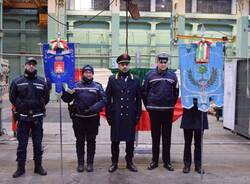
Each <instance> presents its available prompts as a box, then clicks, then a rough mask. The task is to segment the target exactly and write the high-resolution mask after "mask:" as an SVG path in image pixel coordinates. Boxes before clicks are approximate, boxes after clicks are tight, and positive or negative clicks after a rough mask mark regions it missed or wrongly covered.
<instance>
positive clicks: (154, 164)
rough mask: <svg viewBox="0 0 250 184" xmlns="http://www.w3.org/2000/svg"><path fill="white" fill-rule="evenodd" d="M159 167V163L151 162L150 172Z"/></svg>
mask: <svg viewBox="0 0 250 184" xmlns="http://www.w3.org/2000/svg"><path fill="white" fill-rule="evenodd" d="M157 167H158V163H157V162H151V163H150V164H149V166H148V170H153V169H155V168H157Z"/></svg>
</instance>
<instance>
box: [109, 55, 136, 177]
mask: <svg viewBox="0 0 250 184" xmlns="http://www.w3.org/2000/svg"><path fill="white" fill-rule="evenodd" d="M116 62H117V63H118V68H119V72H118V73H117V74H116V75H112V76H110V77H109V81H108V85H107V88H106V94H107V105H106V116H107V121H108V123H109V125H110V126H111V141H112V143H111V153H112V158H111V160H112V165H111V166H110V168H109V172H114V171H115V170H116V169H117V168H118V166H117V164H118V159H119V144H120V141H126V157H125V159H126V162H127V168H128V169H129V170H130V171H133V172H137V168H136V167H135V165H134V164H133V162H132V159H133V156H134V140H135V127H136V124H137V122H138V121H139V119H140V115H141V92H140V81H139V79H138V78H137V77H136V76H134V75H132V74H131V73H130V71H129V63H130V56H129V55H128V54H122V55H120V56H119V57H118V58H117V60H116Z"/></svg>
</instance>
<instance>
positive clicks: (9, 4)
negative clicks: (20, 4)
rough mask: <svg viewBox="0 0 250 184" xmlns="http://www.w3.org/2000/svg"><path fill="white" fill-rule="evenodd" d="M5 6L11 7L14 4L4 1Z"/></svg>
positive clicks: (7, 0) (8, 0)
mask: <svg viewBox="0 0 250 184" xmlns="http://www.w3.org/2000/svg"><path fill="white" fill-rule="evenodd" d="M3 5H4V6H8V7H10V6H11V5H12V3H11V2H10V0H4V1H3Z"/></svg>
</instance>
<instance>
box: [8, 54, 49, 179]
mask: <svg viewBox="0 0 250 184" xmlns="http://www.w3.org/2000/svg"><path fill="white" fill-rule="evenodd" d="M36 65H37V61H36V59H35V58H33V57H30V58H28V59H27V61H26V63H25V71H24V75H22V76H19V77H17V78H15V79H14V80H13V81H12V83H11V86H10V93H9V99H10V102H11V103H12V104H13V105H14V106H15V107H16V110H15V112H14V114H15V118H16V120H17V122H18V124H17V140H18V147H17V159H16V161H17V163H18V164H17V170H16V172H15V173H14V174H13V177H14V178H16V177H19V176H21V175H23V174H24V173H25V162H26V154H27V145H28V138H29V133H30V130H31V134H32V141H33V151H34V162H35V169H34V172H35V173H37V174H40V175H47V172H46V171H45V170H44V169H43V167H42V154H43V150H42V138H43V117H44V116H45V105H46V104H47V103H48V102H49V89H48V85H47V83H46V82H45V79H44V78H42V77H39V76H37V70H36Z"/></svg>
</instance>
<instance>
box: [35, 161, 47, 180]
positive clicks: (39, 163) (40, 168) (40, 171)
mask: <svg viewBox="0 0 250 184" xmlns="http://www.w3.org/2000/svg"><path fill="white" fill-rule="evenodd" d="M34 173H37V174H39V175H41V176H46V175H47V172H46V171H45V170H44V169H43V166H42V161H40V160H36V161H35V169H34Z"/></svg>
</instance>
